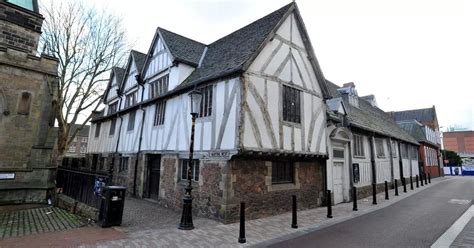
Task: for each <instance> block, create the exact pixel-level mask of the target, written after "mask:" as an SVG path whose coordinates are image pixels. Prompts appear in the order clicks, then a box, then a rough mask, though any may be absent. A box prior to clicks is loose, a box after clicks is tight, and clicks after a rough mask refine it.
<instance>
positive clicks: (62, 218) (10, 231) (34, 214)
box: [0, 206, 88, 238]
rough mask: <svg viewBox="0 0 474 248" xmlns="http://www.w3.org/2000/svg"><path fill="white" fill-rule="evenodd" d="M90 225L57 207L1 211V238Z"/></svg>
mask: <svg viewBox="0 0 474 248" xmlns="http://www.w3.org/2000/svg"><path fill="white" fill-rule="evenodd" d="M86 225H88V223H87V221H85V220H84V219H82V218H81V217H79V216H77V215H74V214H71V213H69V212H67V211H66V210H63V209H60V208H55V207H50V206H46V207H44V206H43V207H36V208H32V209H21V210H13V209H12V210H7V211H0V238H9V237H18V236H23V235H29V234H35V233H45V232H55V231H62V230H69V229H73V228H78V227H82V226H86Z"/></svg>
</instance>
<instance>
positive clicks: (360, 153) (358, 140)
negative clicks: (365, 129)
mask: <svg viewBox="0 0 474 248" xmlns="http://www.w3.org/2000/svg"><path fill="white" fill-rule="evenodd" d="M354 156H356V157H365V150H364V137H363V136H362V135H358V134H354Z"/></svg>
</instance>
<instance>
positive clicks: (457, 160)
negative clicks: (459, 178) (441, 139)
mask: <svg viewBox="0 0 474 248" xmlns="http://www.w3.org/2000/svg"><path fill="white" fill-rule="evenodd" d="M441 153H442V154H444V159H447V160H449V162H448V164H447V165H446V166H461V165H462V159H461V157H460V156H459V155H458V154H457V153H456V152H454V151H449V150H442V151H441Z"/></svg>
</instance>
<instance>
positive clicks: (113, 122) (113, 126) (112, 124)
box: [109, 118, 117, 136]
mask: <svg viewBox="0 0 474 248" xmlns="http://www.w3.org/2000/svg"><path fill="white" fill-rule="evenodd" d="M116 126H117V118H113V119H112V120H110V129H109V136H111V135H114V134H115V129H116Z"/></svg>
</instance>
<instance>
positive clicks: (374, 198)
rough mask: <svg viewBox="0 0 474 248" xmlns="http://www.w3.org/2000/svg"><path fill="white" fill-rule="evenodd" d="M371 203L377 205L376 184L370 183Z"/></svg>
mask: <svg viewBox="0 0 474 248" xmlns="http://www.w3.org/2000/svg"><path fill="white" fill-rule="evenodd" d="M372 204H374V205H377V184H375V183H373V184H372Z"/></svg>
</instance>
